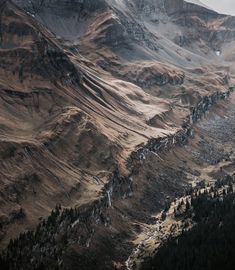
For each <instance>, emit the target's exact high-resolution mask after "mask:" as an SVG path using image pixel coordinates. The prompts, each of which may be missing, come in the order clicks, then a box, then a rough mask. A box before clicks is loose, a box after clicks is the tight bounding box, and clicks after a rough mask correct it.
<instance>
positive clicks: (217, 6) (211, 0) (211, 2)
mask: <svg viewBox="0 0 235 270" xmlns="http://www.w3.org/2000/svg"><path fill="white" fill-rule="evenodd" d="M201 2H202V3H204V4H206V5H207V6H209V7H211V8H213V9H214V10H216V11H217V12H219V13H223V14H229V15H235V3H234V1H233V0H223V1H219V0H201Z"/></svg>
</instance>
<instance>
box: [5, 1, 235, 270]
mask: <svg viewBox="0 0 235 270" xmlns="http://www.w3.org/2000/svg"><path fill="white" fill-rule="evenodd" d="M15 3H17V5H19V6H20V7H21V8H22V9H21V8H19V7H18V6H17V5H16V4H13V3H12V2H11V1H1V8H0V11H1V12H0V22H1V23H0V25H1V27H0V33H1V43H0V54H1V60H2V61H1V65H0V98H1V101H0V102H1V106H0V160H1V161H0V168H1V169H0V171H1V173H0V183H1V188H0V199H1V201H0V203H1V208H0V224H1V227H0V229H1V238H0V240H1V248H2V249H4V248H5V247H6V246H7V244H8V243H9V241H10V238H13V239H15V238H17V236H19V234H20V233H22V234H21V235H20V238H19V239H17V240H16V241H15V242H11V243H10V246H8V248H7V249H6V250H5V253H3V257H4V258H7V260H8V261H9V260H12V263H11V265H10V268H11V269H14V267H16V265H20V267H22V268H23V269H38V268H39V269H40V267H41V268H42V269H43V267H44V268H46V269H58V267H59V269H60V268H62V269H77V268H78V267H85V269H92V267H96V268H95V269H99V268H100V269H115V268H116V269H118V267H125V260H126V259H127V256H128V255H129V253H130V252H131V249H132V247H133V246H134V245H135V244H134V243H133V242H132V240H133V239H135V238H138V235H139V233H140V232H141V230H142V229H143V227H145V226H147V224H149V223H151V222H153V218H152V215H153V214H154V213H156V212H159V211H160V209H161V208H162V207H163V206H164V203H165V200H168V198H173V197H174V196H175V193H180V192H182V191H183V190H184V189H185V188H186V187H187V186H188V185H189V183H190V182H191V181H192V179H194V178H195V177H196V175H197V174H199V175H200V174H202V175H204V171H203V170H204V167H203V166H199V165H198V164H197V162H196V161H195V159H194V156H193V154H192V155H191V153H190V151H187V149H185V148H184V145H185V144H187V142H189V140H190V139H189V138H192V136H193V134H194V131H193V128H194V124H195V122H197V121H198V120H199V119H201V118H202V117H203V116H204V114H205V113H206V112H207V111H209V110H213V108H214V106H221V108H223V109H224V111H225V109H227V108H230V109H231V108H232V107H233V103H230V102H229V101H226V100H227V98H229V96H230V95H231V93H232V90H233V83H234V79H233V66H234V63H233V42H234V39H235V36H234V18H233V17H230V16H224V15H219V14H217V13H216V12H214V11H211V10H209V9H206V8H204V7H200V6H197V5H193V4H189V3H186V2H184V1H182V0H177V1H171V0H166V1H151V0H145V1H140V0H133V1H124V0H123V1H115V0H112V1H111V0H99V1H95V2H94V1H89V0H84V1H80V0H79V1H72V0H69V1H64V0H45V1H36V0H35V1H34V0H33V1H21V0H16V1H15ZM24 10H25V11H26V12H25V11H24ZM225 48H226V50H225ZM230 52H231V53H230ZM217 54H220V56H218V55H217ZM220 103H221V104H222V105H218V104H220ZM216 104H217V105H216ZM231 111H233V110H232V109H231ZM216 113H218V116H220V114H224V112H223V113H222V112H220V110H218V112H217V111H216ZM203 132H205V131H204V130H203ZM203 132H202V133H203ZM199 133H200V132H199ZM199 136H200V135H199ZM202 137H203V136H202ZM208 137H209V135H208V134H206V135H205V138H206V139H207V138H208ZM197 139H198V138H196V140H197ZM201 139H202V140H203V138H201ZM192 144H193V145H192V148H193V151H197V149H199V150H198V151H201V152H202V155H203V153H204V150H205V149H203V147H202V146H201V145H197V141H196V142H195V141H193V143H192ZM231 145H232V143H231ZM231 145H230V146H231ZM217 147H218V140H216V141H215V142H214V145H213V147H212V148H213V149H215V150H214V151H215V152H216V155H215V157H217V156H219V158H218V160H216V162H217V163H216V165H215V164H213V165H215V167H213V168H212V170H216V169H217V167H216V166H217V165H218V163H219V162H220V161H221V160H222V159H223V158H224V156H226V155H227V152H226V153H224V152H223V151H221V149H219V150H218V149H217ZM171 149H176V150H175V152H172V151H171ZM173 151H174V150H173ZM226 151H227V150H226ZM228 152H229V151H228ZM193 153H194V152H193ZM185 155H186V157H187V158H188V160H189V161H185ZM208 155H209V154H208ZM187 162H188V163H187ZM203 164H204V163H203ZM204 165H205V166H206V165H207V164H206V162H205V164H204ZM182 168H184V169H182ZM195 168H197V169H195ZM197 170H198V171H197ZM196 171H197V172H196ZM56 205H57V207H56ZM58 205H60V207H59V206H58ZM55 207H56V210H54V211H53V212H51V211H52V209H54V208H55ZM48 216H49V218H48ZM34 229H36V230H35V231H33V232H32V231H31V232H29V233H24V232H26V231H28V230H34ZM20 247H24V248H23V249H21V248H20ZM97 247H99V248H97ZM19 250H21V251H22V252H19ZM29 250H32V253H29V252H28V251H29ZM97 250H99V252H97ZM127 250H128V254H127ZM90 257H92V260H91V262H92V264H91V263H90V262H89V260H90ZM13 258H14V259H13ZM81 258H82V259H81ZM84 261H85V265H83V262H84ZM29 262H31V264H29ZM32 262H33V263H32ZM94 262H96V265H95V266H92V265H94ZM120 265H121V266H120ZM29 267H31V268H29Z"/></svg>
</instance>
